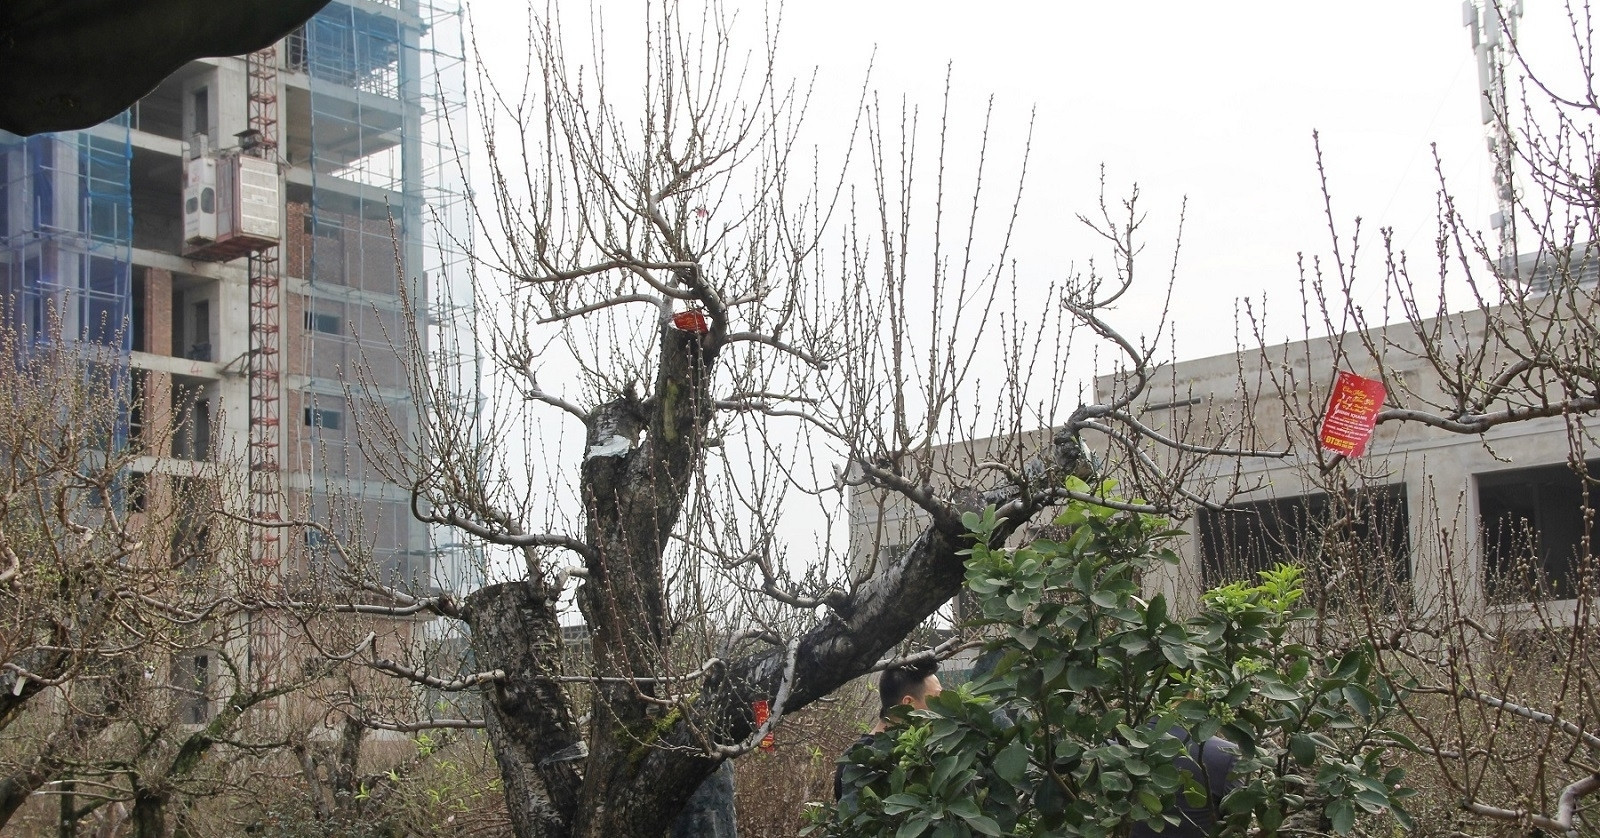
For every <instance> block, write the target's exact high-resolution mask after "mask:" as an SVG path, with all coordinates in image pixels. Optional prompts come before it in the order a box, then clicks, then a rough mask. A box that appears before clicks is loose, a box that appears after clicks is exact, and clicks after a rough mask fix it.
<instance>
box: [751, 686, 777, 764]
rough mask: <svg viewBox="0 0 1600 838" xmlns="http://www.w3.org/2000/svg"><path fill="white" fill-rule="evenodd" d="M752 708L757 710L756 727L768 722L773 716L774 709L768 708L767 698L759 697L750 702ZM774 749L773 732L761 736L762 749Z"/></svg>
mask: <svg viewBox="0 0 1600 838" xmlns="http://www.w3.org/2000/svg"><path fill="white" fill-rule="evenodd" d="M750 709H751V710H754V711H755V714H756V727H760V726H762V725H764V724H766V723H767V719H768V718H769V717H771V716H772V711H771V710H770V709H768V707H767V702H766V701H765V700H762V699H757V700H755V701H752V702H750ZM772 749H773V737H772V733H771V732H768V733H767V735H766V736H763V737H761V750H763V751H770V750H772Z"/></svg>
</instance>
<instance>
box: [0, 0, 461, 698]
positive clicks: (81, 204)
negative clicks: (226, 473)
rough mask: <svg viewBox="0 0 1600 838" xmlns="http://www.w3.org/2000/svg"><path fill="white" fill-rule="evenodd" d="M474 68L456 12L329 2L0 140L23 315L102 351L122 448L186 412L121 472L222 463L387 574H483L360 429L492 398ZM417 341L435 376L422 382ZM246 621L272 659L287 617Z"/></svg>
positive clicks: (9, 282) (259, 504)
mask: <svg viewBox="0 0 1600 838" xmlns="http://www.w3.org/2000/svg"><path fill="white" fill-rule="evenodd" d="M465 74H466V63H465V60H464V39H463V26H462V15H461V10H460V7H459V4H458V3H455V2H452V0H440V1H439V2H430V1H429V0H335V2H333V3H330V4H329V5H328V6H327V7H325V8H324V9H323V10H322V11H321V12H320V13H318V14H317V15H316V16H315V17H314V18H313V19H312V20H311V21H309V22H308V23H307V24H305V25H304V26H303V27H301V28H300V29H298V30H297V31H295V32H293V33H292V34H291V35H289V36H288V37H287V38H285V39H284V40H282V41H280V42H279V43H277V44H276V45H274V46H273V47H269V48H267V49H264V50H262V51H260V52H257V53H254V54H252V55H249V56H238V57H225V58H213V59H202V60H199V61H194V62H191V63H190V64H189V65H187V66H185V67H184V68H182V69H181V70H179V71H178V72H177V73H175V74H174V75H172V76H171V77H169V78H168V79H167V80H166V81H165V82H163V83H162V84H161V85H160V86H159V87H157V88H156V89H155V90H154V91H152V92H151V93H150V94H148V95H147V96H145V97H144V98H143V99H141V100H140V101H139V102H138V103H137V104H135V105H134V106H133V107H132V108H130V109H129V110H128V111H127V112H126V113H124V114H123V115H122V116H120V117H118V118H117V119H115V120H113V121H111V122H107V123H104V124H102V125H99V126H96V127H94V128H91V129H88V130H85V131H78V132H70V133H63V134H51V135H41V136H35V137H28V138H21V137H15V136H12V135H9V134H5V133H3V132H0V298H3V299H4V300H5V301H6V310H5V316H6V317H7V319H8V325H9V326H10V327H12V328H15V329H17V330H19V332H20V333H23V334H29V335H34V336H36V338H37V339H45V337H46V335H47V334H51V335H57V334H58V335H59V336H60V339H62V340H72V341H81V342H84V343H86V344H90V345H92V346H93V347H95V352H96V353H98V354H99V355H100V356H101V357H102V358H103V365H104V366H105V367H106V368H108V369H111V370H112V371H113V375H112V376H111V377H110V379H108V380H111V381H114V382H115V383H114V385H113V386H115V387H117V388H119V389H121V390H123V391H124V392H126V393H127V396H128V398H127V405H128V410H127V417H126V420H127V421H126V422H124V423H122V424H121V427H120V428H119V430H118V434H119V436H118V440H117V442H116V444H118V445H123V444H126V445H133V446H138V445H140V443H141V434H142V430H143V429H144V428H146V427H148V426H150V425H152V424H153V423H162V422H165V423H172V422H175V421H179V420H180V419H181V420H182V421H185V422H186V423H187V425H188V426H189V430H188V431H186V432H184V433H178V434H175V435H173V436H172V437H171V441H170V444H164V445H163V446H162V447H163V448H164V449H165V450H146V451H144V452H143V455H144V456H142V457H141V458H140V459H139V463H140V465H139V466H138V472H137V473H134V474H130V475H129V483H130V485H131V484H138V485H141V486H143V485H147V484H150V483H153V482H158V481H160V480H192V479H195V478H196V476H197V475H203V474H204V473H205V471H204V469H203V468H200V467H199V466H201V465H203V464H206V463H215V462H227V463H230V464H232V465H231V466H230V467H231V468H235V469H236V470H244V471H246V472H247V473H246V474H243V475H235V477H237V478H238V479H237V480H235V481H234V484H235V485H237V486H239V487H241V489H240V492H239V493H240V494H242V495H245V496H244V497H235V498H233V499H232V500H233V502H234V503H235V508H237V509H242V510H247V511H248V514H249V516H250V517H251V518H253V519H255V520H256V521H257V522H268V523H271V522H283V521H291V520H312V521H318V522H323V523H326V524H329V525H330V526H331V527H332V531H333V532H336V533H338V534H339V535H340V536H341V537H343V538H345V539H347V540H348V542H349V543H350V544H351V545H352V546H353V547H355V548H356V552H357V553H359V554H360V555H361V556H362V557H363V558H364V559H365V560H366V561H368V562H369V564H370V565H371V567H372V568H374V571H375V576H376V577H377V578H378V579H381V580H382V581H383V583H384V584H391V585H394V586H397V587H401V588H404V589H407V590H411V591H433V590H441V589H443V590H450V591H454V592H458V593H459V592H463V591H465V590H468V589H470V588H472V587H475V586H476V585H477V584H479V581H480V577H479V575H478V574H479V572H480V571H479V567H480V563H479V562H478V561H477V558H476V556H475V555H474V554H473V553H472V551H470V550H469V549H468V548H465V547H462V546H461V543H462V541H463V540H462V539H460V538H458V537H454V536H451V535H448V534H444V533H441V532H437V531H435V530H434V529H432V528H430V527H429V526H427V525H424V524H422V523H419V522H418V521H416V520H415V518H414V517H413V515H412V511H411V496H410V493H409V491H408V490H407V489H406V488H405V487H403V486H401V485H397V484H396V483H395V482H392V480H391V479H390V478H392V477H393V476H394V474H395V472H394V469H392V468H386V467H385V465H384V464H382V463H377V462H374V460H373V458H374V456H376V455H378V453H379V451H380V450H381V446H370V445H369V446H363V445H360V444H358V437H359V435H360V434H361V433H362V432H363V430H364V429H363V428H358V427H357V424H358V423H357V421H356V419H357V417H362V416H374V415H378V412H380V411H381V412H382V414H383V415H386V416H387V417H388V421H387V422H386V423H385V424H386V425H388V426H390V427H392V428H393V429H394V431H395V432H397V433H398V434H399V435H400V436H401V437H405V438H411V437H413V435H414V433H415V430H416V429H417V428H418V426H419V422H420V421H421V419H422V417H423V415H424V412H425V411H427V410H429V409H430V407H432V405H430V400H436V399H438V398H440V397H441V394H443V395H444V396H445V397H450V398H459V399H461V400H464V401H466V402H469V403H470V402H471V400H473V399H476V398H477V395H476V394H477V382H478V375H479V372H478V369H479V359H478V355H477V352H476V350H475V348H474V347H475V344H474V342H473V334H474V331H475V329H476V315H475V311H476V309H475V306H474V297H473V293H472V287H471V283H470V277H469V272H468V269H467V268H468V265H467V261H466V256H467V253H466V251H467V248H468V243H469V242H470V236H471V225H470V223H469V221H468V216H467V210H468V207H467V204H466V201H467V190H466V185H465V175H466V170H465V166H464V164H463V163H462V154H461V152H460V150H459V146H458V143H457V140H456V137H455V136H454V133H453V131H455V130H459V128H460V125H461V120H462V118H463V117H464V116H465V115H466V78H465ZM51 324H53V326H52V325H51ZM410 335H416V336H417V340H416V341H415V343H414V344H411V345H410V346H408V336H410ZM416 357H423V358H426V359H427V363H428V364H429V365H430V368H431V369H430V376H431V377H432V379H433V380H434V381H436V382H442V384H440V385H439V386H434V387H430V388H419V387H417V386H415V385H414V383H413V382H414V376H413V374H412V373H413V371H414V370H413V369H412V367H411V366H409V365H408V362H409V361H412V360H414V359H415V358H416ZM457 407H458V408H459V405H458V406H457ZM465 412H467V414H468V415H470V413H471V412H472V407H471V405H470V404H469V406H468V408H467V409H466V411H465ZM163 439H165V437H163ZM319 532H320V531H318V530H314V529H304V528H292V527H271V526H253V527H251V528H250V533H251V535H250V539H251V544H250V549H249V562H250V565H251V568H250V571H251V572H252V573H255V574H259V575H260V576H261V578H263V579H265V580H267V583H268V584H269V585H278V586H282V585H283V584H285V580H286V579H287V578H288V577H290V576H292V575H293V574H295V573H302V575H303V571H305V569H306V568H305V565H306V563H307V562H313V561H315V559H316V556H317V554H318V548H319V545H318V542H319V540H320V539H321V538H323V536H321V535H319ZM202 537H203V535H202ZM291 541H292V542H294V543H290V542H291ZM263 622H265V621H263ZM244 634H247V635H248V636H249V637H250V640H249V650H248V651H249V654H250V657H251V659H252V664H251V669H252V670H259V671H261V672H267V671H269V670H270V669H271V668H272V666H273V665H275V663H276V658H277V657H278V656H279V655H280V654H281V643H282V642H283V641H282V632H281V631H278V632H274V631H273V630H272V629H271V628H270V627H268V626H266V625H261V626H251V627H249V628H247V629H246V630H245V631H244ZM204 660H205V658H204V657H203V656H197V657H196V664H195V665H196V666H197V667H198V666H204V665H205V664H204V663H203V661H204ZM197 675H198V676H199V677H200V678H201V680H206V679H207V678H209V676H208V675H207V674H205V673H197Z"/></svg>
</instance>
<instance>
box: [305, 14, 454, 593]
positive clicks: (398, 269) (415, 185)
mask: <svg viewBox="0 0 1600 838" xmlns="http://www.w3.org/2000/svg"><path fill="white" fill-rule="evenodd" d="M464 55H465V42H464V38H463V25H462V15H461V10H460V7H459V5H457V4H455V3H448V2H447V3H427V2H421V3H419V2H415V1H414V0H400V2H387V3H381V4H374V3H365V4H360V5H347V4H344V3H340V2H335V3H333V4H330V5H329V6H328V7H326V8H325V9H323V11H321V12H320V13H318V14H317V16H316V17H314V18H313V19H312V20H311V21H310V22H308V23H307V24H306V25H305V26H304V27H303V28H302V29H300V30H299V31H297V32H295V33H294V34H293V35H291V36H290V38H289V39H288V41H287V42H286V44H285V49H284V63H285V67H286V69H287V70H289V71H290V72H301V73H304V74H305V75H306V77H307V81H308V84H307V86H306V88H305V89H304V90H303V91H302V90H300V89H297V88H293V87H291V88H290V89H288V90H287V95H288V102H287V107H288V112H289V118H288V120H287V124H288V125H289V126H290V128H289V134H288V136H287V137H286V147H285V149H284V151H285V153H286V155H287V157H288V160H289V162H290V164H291V165H292V166H293V167H294V168H293V169H292V170H291V171H295V172H308V176H306V177H299V178H297V177H294V176H291V179H290V182H289V184H288V190H289V195H288V198H289V204H288V213H287V224H288V225H289V229H290V235H291V239H290V240H291V241H295V240H298V241H299V242H300V245H299V246H298V247H293V246H292V247H291V248H290V250H289V252H288V253H287V254H286V258H287V260H288V265H287V267H288V273H289V274H290V275H293V276H299V277H303V278H304V279H305V280H306V286H305V287H306V289H307V290H306V293H304V294H303V295H302V296H301V297H300V298H299V299H298V301H296V300H293V299H291V301H290V305H289V308H288V310H286V312H285V317H286V319H289V320H298V321H299V323H298V324H296V325H300V326H302V327H303V334H304V335H305V337H304V340H303V341H301V343H300V346H299V347H298V357H290V358H288V359H286V360H287V363H288V367H289V372H291V373H298V374H299V375H293V376H291V379H290V380H291V382H298V383H300V386H298V387H296V388H295V389H294V390H293V392H290V393H289V394H288V398H287V402H288V404H287V409H286V410H285V422H286V424H287V425H289V427H290V428H291V429H292V430H291V432H290V433H289V434H287V439H288V441H289V443H290V444H289V448H288V451H287V459H286V466H287V468H286V472H288V473H292V474H293V475H295V480H293V481H292V482H291V484H289V485H286V488H288V489H289V490H290V491H291V493H294V492H295V490H296V489H297V488H298V489H299V496H298V497H297V498H296V497H292V498H291V501H290V502H291V504H295V503H296V502H298V503H299V504H301V505H303V506H304V507H305V508H307V509H308V511H309V513H310V515H311V516H312V518H313V519H314V520H332V521H334V522H336V526H337V527H338V528H339V529H340V530H342V531H344V532H346V533H349V534H351V535H352V536H353V537H356V538H358V539H360V540H361V541H362V547H363V548H364V549H365V550H366V551H369V552H370V554H371V555H372V557H373V560H374V562H375V564H376V566H377V567H378V569H379V571H380V573H381V574H383V575H384V576H385V577H387V579H388V581H391V582H397V583H401V584H404V585H406V586H408V587H412V588H430V589H445V590H452V591H458V592H460V591H465V590H469V589H471V588H473V587H476V586H477V585H478V584H481V560H480V558H479V556H478V555H477V553H476V551H474V550H473V549H472V548H470V547H468V546H466V545H464V543H463V540H462V539H461V538H460V537H459V536H457V535H453V534H450V533H447V532H445V531H442V530H441V531H434V530H430V529H429V528H427V527H424V526H423V525H421V524H419V523H418V522H416V521H415V520H414V519H413V518H412V516H411V513H410V505H409V500H410V498H409V494H407V493H406V492H404V491H403V490H402V488H401V487H399V486H397V485H395V484H394V483H392V482H389V481H387V480H385V479H384V475H383V473H382V467H383V464H382V463H380V462H374V461H373V458H374V457H375V456H379V455H380V454H381V450H382V448H383V447H384V446H383V445H382V444H381V441H379V440H376V439H375V436H374V435H375V433H376V431H377V430H378V429H377V428H376V427H373V426H371V425H368V426H366V427H362V428H357V427H355V424H356V422H355V420H356V418H357V417H360V416H363V415H367V416H371V415H373V414H374V412H376V411H380V410H381V411H384V412H385V413H387V415H388V417H389V421H390V422H391V423H392V424H393V426H394V427H395V428H396V429H397V430H398V431H399V433H400V435H401V436H402V437H414V435H415V434H416V432H417V429H418V426H419V422H421V421H422V420H423V417H424V416H425V415H426V412H428V411H441V410H442V411H448V412H450V413H451V414H452V415H454V416H457V417H471V416H474V415H475V414H476V413H477V407H478V404H477V399H478V398H479V395H478V394H479V377H480V368H479V363H480V361H479V358H480V354H479V352H478V349H477V346H476V344H475V342H474V341H475V335H476V331H477V329H476V326H477V317H476V307H475V305H474V297H473V293H472V285H471V277H470V276H469V270H468V263H467V258H466V257H467V252H466V251H467V249H468V248H469V247H470V236H471V230H472V225H471V223H470V219H469V217H468V209H469V207H468V205H467V187H466V184H465V181H464V177H465V162H464V147H463V146H462V145H461V144H460V142H458V138H457V137H456V136H455V133H456V132H459V131H460V130H462V127H463V126H464V124H465V122H464V119H465V117H466V116H467V106H466V104H467V100H466V62H465V60H464ZM296 234H298V235H296ZM297 303H298V308H299V310H298V312H297V311H296V310H295V309H296V306H297ZM412 330H414V332H415V334H417V335H419V336H420V338H421V340H420V344H421V349H422V351H423V353H424V355H425V356H426V357H425V363H426V367H427V369H428V375H429V376H430V377H431V378H432V379H433V380H434V381H436V382H438V383H439V385H438V386H437V387H435V388H432V389H428V388H422V387H418V386H416V385H415V383H414V377H413V376H412V375H410V374H408V371H407V366H406V365H407V362H410V361H415V360H418V359H413V358H407V357H405V354H406V353H405V348H406V347H405V341H406V338H407V336H408V334H410V333H412ZM358 379H359V380H360V381H361V384H362V385H363V386H351V385H354V384H356V382H357V380H358ZM431 393H444V394H448V395H446V396H445V397H444V398H446V399H448V403H439V402H437V401H436V400H435V399H434V397H433V396H432V395H430V394H431ZM352 397H353V398H352ZM350 401H355V402H357V403H355V404H351V403H350ZM352 413H353V415H352ZM362 433H365V434H368V435H369V438H368V439H367V440H366V441H365V442H366V444H365V445H363V444H361V441H360V440H358V434H362ZM374 442H379V444H376V445H374V444H373V443H374ZM308 537H309V538H314V537H315V536H308ZM307 546H308V548H311V549H310V552H311V554H312V557H313V560H315V558H316V552H317V551H316V549H315V548H316V545H311V544H308V545H307Z"/></svg>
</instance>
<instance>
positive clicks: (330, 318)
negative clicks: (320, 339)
mask: <svg viewBox="0 0 1600 838" xmlns="http://www.w3.org/2000/svg"><path fill="white" fill-rule="evenodd" d="M306 331H308V332H322V333H323V334H325V335H339V334H343V333H344V329H343V328H341V326H340V323H339V315H337V314H320V313H318V312H314V311H307V312H306Z"/></svg>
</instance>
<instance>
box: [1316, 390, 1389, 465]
mask: <svg viewBox="0 0 1600 838" xmlns="http://www.w3.org/2000/svg"><path fill="white" fill-rule="evenodd" d="M1385 395H1386V391H1385V390H1384V388H1383V382H1382V381H1379V380H1377V379H1375V378H1362V377H1361V376H1359V375H1355V374H1354V373H1348V372H1344V371H1343V370H1341V371H1340V372H1339V377H1338V378H1336V379H1335V380H1334V382H1333V392H1332V393H1330V394H1329V395H1328V409H1327V411H1326V412H1325V413H1324V414H1323V416H1322V432H1321V433H1320V434H1319V435H1318V437H1319V439H1320V441H1321V443H1322V447H1323V448H1324V449H1326V450H1328V451H1332V452H1334V453H1335V454H1343V455H1344V456H1346V457H1350V458H1355V457H1359V456H1361V455H1362V454H1363V453H1365V452H1366V450H1367V440H1369V439H1371V438H1372V429H1373V427H1375V426H1376V425H1377V424H1378V411H1379V410H1382V409H1383V399H1384V396H1385Z"/></svg>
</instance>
